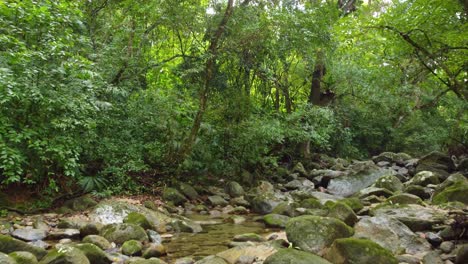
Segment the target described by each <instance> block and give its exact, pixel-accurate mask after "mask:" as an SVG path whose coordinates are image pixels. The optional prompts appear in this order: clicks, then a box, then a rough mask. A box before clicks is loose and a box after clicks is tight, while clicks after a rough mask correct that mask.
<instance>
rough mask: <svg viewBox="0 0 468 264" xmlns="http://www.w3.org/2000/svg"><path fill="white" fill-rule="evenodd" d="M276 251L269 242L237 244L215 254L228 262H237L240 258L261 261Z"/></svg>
mask: <svg viewBox="0 0 468 264" xmlns="http://www.w3.org/2000/svg"><path fill="white" fill-rule="evenodd" d="M275 252H276V249H275V248H274V247H273V246H272V245H269V244H265V243H263V244H257V245H250V246H237V247H233V248H231V249H228V250H225V251H222V252H220V253H218V254H216V256H218V257H220V258H222V259H224V260H225V261H226V262H228V263H238V261H239V259H241V258H249V259H250V257H253V258H256V259H257V261H258V262H259V263H262V262H263V261H264V260H265V259H266V258H267V257H269V256H270V255H272V254H273V253H275Z"/></svg>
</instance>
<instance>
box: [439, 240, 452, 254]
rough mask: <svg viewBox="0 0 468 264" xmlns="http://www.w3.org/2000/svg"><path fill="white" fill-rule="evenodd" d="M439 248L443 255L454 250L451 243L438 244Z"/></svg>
mask: <svg viewBox="0 0 468 264" xmlns="http://www.w3.org/2000/svg"><path fill="white" fill-rule="evenodd" d="M439 248H440V250H442V252H444V253H450V252H452V250H453V249H454V248H455V244H454V243H453V242H452V241H444V242H442V243H441V244H440V246H439Z"/></svg>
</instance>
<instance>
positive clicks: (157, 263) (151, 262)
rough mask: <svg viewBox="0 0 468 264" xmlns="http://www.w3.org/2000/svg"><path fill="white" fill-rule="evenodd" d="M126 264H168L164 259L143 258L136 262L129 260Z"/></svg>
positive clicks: (137, 259)
mask: <svg viewBox="0 0 468 264" xmlns="http://www.w3.org/2000/svg"><path fill="white" fill-rule="evenodd" d="M125 263H129V264H130V263H131V264H167V262H165V261H164V260H162V259H158V258H149V259H143V258H135V259H134V260H129V261H128V262H125Z"/></svg>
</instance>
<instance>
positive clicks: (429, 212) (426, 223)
mask: <svg viewBox="0 0 468 264" xmlns="http://www.w3.org/2000/svg"><path fill="white" fill-rule="evenodd" d="M371 215H373V216H384V217H391V218H395V219H397V220H399V221H401V222H402V223H403V224H405V225H406V226H408V227H409V228H410V229H411V230H412V231H414V232H416V231H424V230H430V229H432V226H433V225H437V224H441V223H443V222H444V220H445V219H446V212H445V211H443V210H438V209H436V208H431V207H423V206H421V205H416V204H408V205H388V206H383V207H377V208H376V209H373V210H371Z"/></svg>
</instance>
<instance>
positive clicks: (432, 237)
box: [425, 232, 443, 248]
mask: <svg viewBox="0 0 468 264" xmlns="http://www.w3.org/2000/svg"><path fill="white" fill-rule="evenodd" d="M425 236H426V240H427V241H428V242H429V243H431V245H432V246H433V247H435V248H436V247H438V246H439V245H440V243H442V241H443V240H442V238H441V237H440V236H439V235H437V234H436V233H433V232H427V233H426V235H425Z"/></svg>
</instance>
